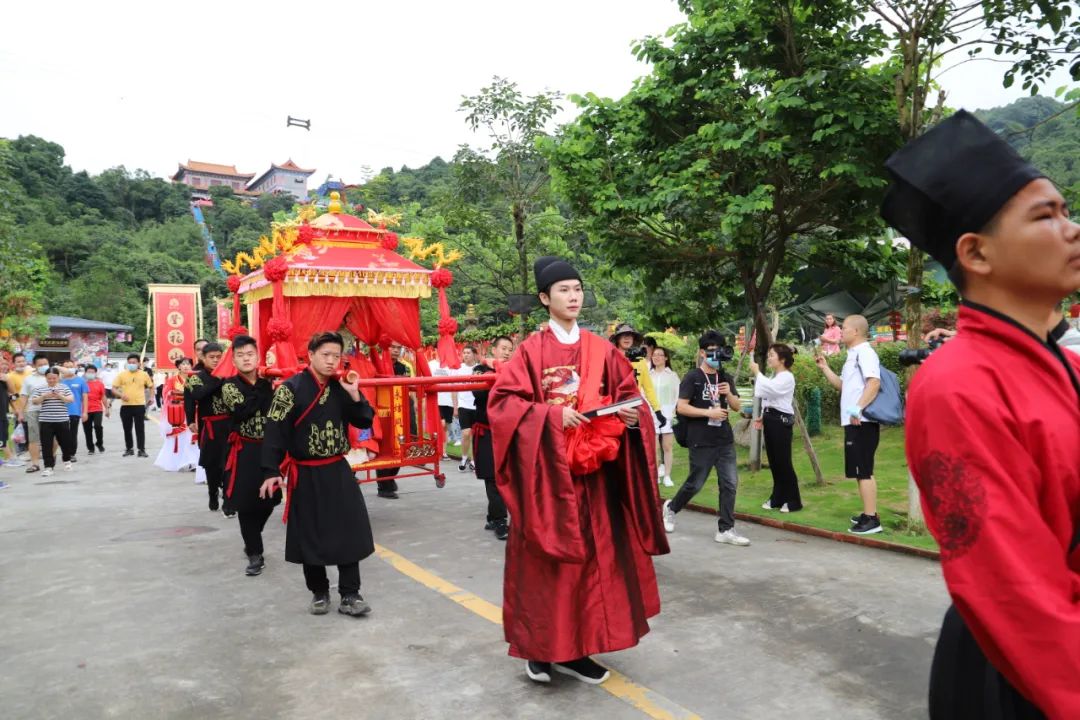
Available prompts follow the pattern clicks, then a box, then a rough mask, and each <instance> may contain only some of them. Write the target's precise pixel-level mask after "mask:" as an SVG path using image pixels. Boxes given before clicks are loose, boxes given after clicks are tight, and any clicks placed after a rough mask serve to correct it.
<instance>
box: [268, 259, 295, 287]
mask: <svg viewBox="0 0 1080 720" xmlns="http://www.w3.org/2000/svg"><path fill="white" fill-rule="evenodd" d="M288 274H289V263H288V262H286V261H285V258H283V257H280V256H278V257H276V258H270V259H269V260H267V261H266V263H265V264H264V265H263V277H265V278H266V279H267V280H269V281H270V282H279V281H281V280H284V279H285V276H286V275H288Z"/></svg>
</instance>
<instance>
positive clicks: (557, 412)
mask: <svg viewBox="0 0 1080 720" xmlns="http://www.w3.org/2000/svg"><path fill="white" fill-rule="evenodd" d="M534 271H535V274H536V287H537V289H538V290H539V293H538V294H539V298H540V302H541V303H542V304H543V305H544V306H545V307H546V308H547V310H548V313H549V316H550V321H549V322H548V326H547V327H546V328H545V329H544V330H542V331H541V332H538V333H535V334H533V335H532V336H530V337H529V338H528V339H526V340H525V341H524V342H523V343H522V344H521V345H520V347H518V350H517V352H516V353H515V354H514V356H513V357H512V358H511V359H510V361H509V362H507V363H506V364H505V365H504V366H503V368H502V370H501V371H500V372H499V374H498V377H497V378H496V380H495V384H494V386H493V387H492V389H491V393H490V396H489V401H488V404H487V415H488V418H489V421H490V427H491V439H492V447H493V449H494V455H495V468H494V471H495V482H496V485H497V487H498V489H499V492H500V494H501V495H502V497H503V499H504V500H505V501H506V506H507V508H508V509H509V511H510V517H511V518H512V523H511V525H510V532H509V537H508V538H507V545H506V571H505V577H504V582H503V629H504V632H505V637H506V640H507V642H509V643H510V654H511V655H512V656H514V657H518V658H522V659H525V660H526V661H527V662H526V673H527V675H528V677H529V679H531V680H532V681H533V682H538V683H548V682H551V680H552V675H553V673H560V674H563V675H568V676H570V677H573V678H576V679H578V680H580V681H582V682H586V683H590V684H599V683H602V682H604V681H605V680H607V679H608V678H609V677H610V673H609V672H608V671H607V669H606V668H604V667H603V666H602V665H600V664H599V663H597V662H595V661H593V659H592V657H591V656H592V655H595V654H597V653H607V652H614V651H616V650H622V649H625V648H628V647H633V646H634V645H636V644H637V643H638V641H639V640H640V638H641V637H642V636H643V635H645V633H647V632H648V631H649V624H648V618H650V617H652V616H654V615H656V614H657V613H659V612H660V595H659V592H658V590H657V586H656V573H655V571H654V570H653V563H652V556H653V555H660V554H663V553H666V552H667V551H668V545H667V538H666V536H665V535H664V532H663V531H662V530H661V529H660V514H659V512H658V505H659V497H658V494H657V490H656V483H655V482H652V477H653V473H655V471H656V456H655V447H656V438H655V435H654V433H653V423H652V413H650V412H649V411H648V410H647V409H646V407H645V405H644V404H643V403H641V395H640V392H639V391H638V388H637V382H636V380H635V379H634V372H633V370H632V368H631V367H630V364H629V363H628V362H627V361H626V358H625V357H623V356H622V354H621V353H619V352H618V351H617V350H616V349H615V348H614V347H612V345H611V344H610V343H607V342H604V339H603V338H601V337H597V336H596V335H593V334H592V333H590V332H589V331H587V330H583V329H581V328H579V327H578V324H577V317H578V314H579V313H580V312H581V308H582V305H583V302H584V290H583V288H582V284H581V276H580V275H579V274H578V272H577V270H575V269H574V268H573V267H572V266H571V265H570V264H569V263H567V262H565V261H563V260H560V259H558V258H552V257H548V258H541V259H540V260H537V262H536V265H535V266H534ZM614 403H625V404H624V405H623V406H622V407H620V408H618V410H617V412H613V413H611V414H605V415H602V416H601V415H597V416H596V417H591V418H590V417H588V416H586V415H585V413H588V412H591V411H594V410H599V409H601V408H607V409H613V408H611V406H612V405H613V404H614Z"/></svg>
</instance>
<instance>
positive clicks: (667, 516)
mask: <svg viewBox="0 0 1080 720" xmlns="http://www.w3.org/2000/svg"><path fill="white" fill-rule="evenodd" d="M664 530H666V531H667V532H669V533H673V532H675V513H673V512H671V501H670V500H665V501H664Z"/></svg>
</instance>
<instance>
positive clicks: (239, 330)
mask: <svg viewBox="0 0 1080 720" xmlns="http://www.w3.org/2000/svg"><path fill="white" fill-rule="evenodd" d="M226 334H227V335H228V336H229V339H230V340H235V339H236V338H238V337H240V336H241V335H247V334H248V329H247V328H246V327H244V326H243V325H234V326H233V327H231V328H229V332H228V333H226Z"/></svg>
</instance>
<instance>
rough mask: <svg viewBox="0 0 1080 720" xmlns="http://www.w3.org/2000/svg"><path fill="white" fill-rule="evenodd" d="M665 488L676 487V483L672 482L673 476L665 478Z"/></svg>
mask: <svg viewBox="0 0 1080 720" xmlns="http://www.w3.org/2000/svg"><path fill="white" fill-rule="evenodd" d="M664 487H675V483H673V482H671V476H670V475H665V476H664Z"/></svg>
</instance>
